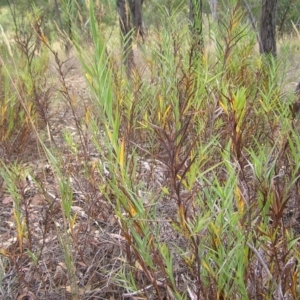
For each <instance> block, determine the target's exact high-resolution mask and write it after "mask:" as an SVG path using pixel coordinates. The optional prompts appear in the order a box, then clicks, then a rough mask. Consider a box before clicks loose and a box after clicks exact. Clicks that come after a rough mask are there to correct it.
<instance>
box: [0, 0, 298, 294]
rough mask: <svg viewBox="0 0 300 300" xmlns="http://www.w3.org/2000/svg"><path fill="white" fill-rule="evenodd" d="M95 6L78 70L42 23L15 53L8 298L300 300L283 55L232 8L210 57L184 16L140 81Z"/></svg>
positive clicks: (146, 55)
mask: <svg viewBox="0 0 300 300" xmlns="http://www.w3.org/2000/svg"><path fill="white" fill-rule="evenodd" d="M90 10H91V11H90V25H91V36H92V38H93V49H92V50H87V49H86V48H83V47H81V46H80V45H81V43H80V40H78V41H75V42H74V47H75V49H76V51H74V53H75V54H74V56H75V58H73V61H77V65H78V64H79V62H80V67H78V69H77V70H76V71H75V73H74V72H73V73H72V68H73V66H72V64H71V63H70V61H66V62H64V61H62V60H61V58H60V56H59V55H58V53H57V52H55V51H54V50H53V49H52V47H51V45H50V43H49V42H48V41H47V40H46V39H44V38H43V35H42V33H41V30H39V27H38V26H41V25H40V23H38V22H37V23H35V24H36V26H37V27H35V31H34V34H32V35H26V34H25V35H24V36H18V35H16V44H12V45H10V47H11V49H10V51H13V53H14V55H13V58H12V57H10V56H9V54H6V53H5V52H4V50H3V49H1V83H2V84H1V86H2V87H1V97H2V99H3V101H2V102H1V103H0V105H1V107H0V114H1V118H0V122H2V123H1V126H0V130H1V135H0V152H1V157H2V158H1V160H0V175H1V177H0V178H1V182H0V183H1V186H0V197H1V201H2V204H1V210H0V225H1V226H0V255H1V256H0V296H1V297H2V298H1V299H23V300H24V299H127V298H128V299H299V298H300V296H299V295H300V286H299V266H298V261H299V258H300V255H299V243H298V239H299V233H300V211H299V207H300V199H299V168H300V153H299V150H298V149H300V140H299V129H300V127H299V124H298V123H299V121H298V118H297V116H294V114H293V112H292V109H291V108H292V107H293V105H292V104H293V101H294V99H293V95H292V93H288V92H287V93H285V94H283V93H282V91H283V90H285V88H284V86H283V83H284V82H285V81H284V78H283V77H284V76H283V75H282V72H283V71H282V69H283V67H282V64H281V63H280V61H278V60H276V59H274V58H270V57H268V58H266V57H262V56H259V55H258V54H257V53H256V51H255V44H256V41H255V34H254V33H253V32H252V31H251V30H250V29H249V27H247V26H246V25H243V22H242V18H243V14H242V12H241V11H240V10H239V9H238V8H233V9H232V10H231V13H230V14H229V16H228V19H227V22H226V23H225V22H224V23H222V24H221V25H220V27H219V28H218V29H215V31H214V36H215V41H214V43H213V45H215V46H214V50H213V51H211V53H208V51H204V53H203V54H202V55H197V53H195V52H194V51H195V47H193V44H192V42H191V41H189V39H188V37H189V34H188V26H187V24H186V22H185V21H184V20H182V21H181V22H178V18H177V17H176V15H174V16H171V17H170V18H168V19H169V20H168V23H166V24H165V27H163V28H161V29H160V31H159V32H158V31H155V30H152V31H151V32H150V33H149V36H148V40H147V41H146V43H145V44H144V45H142V46H140V47H141V48H139V49H137V50H136V52H138V53H139V57H140V59H141V60H142V62H141V64H140V65H143V66H144V67H143V68H138V69H137V70H132V74H131V77H130V78H128V77H127V75H126V72H124V70H123V69H122V67H121V65H120V62H119V61H118V60H117V59H115V57H114V55H115V52H114V51H118V50H112V51H111V50H109V49H107V47H106V43H107V41H104V40H102V39H101V34H100V33H99V32H98V28H97V23H96V20H95V18H94V15H93V6H92V4H91V8H90ZM35 20H36V19H35ZM37 41H38V42H39V43H41V45H40V44H39V46H40V47H41V48H40V49H39V50H38V51H40V53H39V54H37V49H36V48H35V45H36V44H35V43H36V42H37ZM9 60H13V65H14V67H13V68H9V67H8V66H9V65H10V64H9V63H8V61H9ZM49 61H50V62H51V67H50V66H49V65H48V64H49ZM137 65H139V64H137ZM18 66H22V68H20V67H18ZM53 67H54V68H53ZM51 69H55V71H51ZM83 77H85V79H86V81H83ZM49 78H51V80H50V79H49ZM77 84H78V85H79V87H78V86H76V85H77ZM78 88H82V89H85V90H87V93H85V94H83V93H82V92H81V93H79V92H78Z"/></svg>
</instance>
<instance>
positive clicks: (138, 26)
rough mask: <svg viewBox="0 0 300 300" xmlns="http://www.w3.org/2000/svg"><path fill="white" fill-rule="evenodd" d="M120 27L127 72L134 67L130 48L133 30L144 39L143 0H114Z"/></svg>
mask: <svg viewBox="0 0 300 300" xmlns="http://www.w3.org/2000/svg"><path fill="white" fill-rule="evenodd" d="M116 2H117V11H118V15H119V22H120V28H121V32H122V37H123V55H124V63H125V65H126V70H127V73H128V74H130V73H131V72H132V70H134V69H135V63H134V55H133V49H132V42H133V32H135V33H136V36H137V37H141V38H142V39H144V30H143V18H142V5H143V0H116Z"/></svg>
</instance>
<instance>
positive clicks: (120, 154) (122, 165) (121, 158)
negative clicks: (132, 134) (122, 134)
mask: <svg viewBox="0 0 300 300" xmlns="http://www.w3.org/2000/svg"><path fill="white" fill-rule="evenodd" d="M124 153H125V138H122V142H121V147H120V153H119V164H120V167H121V169H123V168H124Z"/></svg>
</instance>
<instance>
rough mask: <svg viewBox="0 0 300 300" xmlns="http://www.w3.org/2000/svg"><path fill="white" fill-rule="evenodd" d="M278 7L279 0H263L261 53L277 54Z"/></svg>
mask: <svg viewBox="0 0 300 300" xmlns="http://www.w3.org/2000/svg"><path fill="white" fill-rule="evenodd" d="M276 8H277V0H262V6H261V18H260V45H259V51H260V53H261V54H272V55H273V56H276V39H275V38H276Z"/></svg>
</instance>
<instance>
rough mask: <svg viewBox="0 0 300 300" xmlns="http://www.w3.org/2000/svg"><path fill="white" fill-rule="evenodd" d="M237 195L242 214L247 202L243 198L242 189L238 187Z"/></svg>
mask: <svg viewBox="0 0 300 300" xmlns="http://www.w3.org/2000/svg"><path fill="white" fill-rule="evenodd" d="M235 195H236V204H237V207H238V211H239V213H241V214H242V213H243V212H244V209H245V202H244V200H243V197H242V194H241V191H240V189H239V188H238V187H236V189H235Z"/></svg>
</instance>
